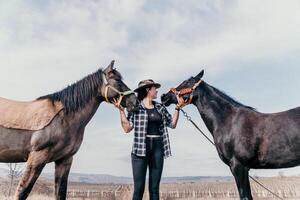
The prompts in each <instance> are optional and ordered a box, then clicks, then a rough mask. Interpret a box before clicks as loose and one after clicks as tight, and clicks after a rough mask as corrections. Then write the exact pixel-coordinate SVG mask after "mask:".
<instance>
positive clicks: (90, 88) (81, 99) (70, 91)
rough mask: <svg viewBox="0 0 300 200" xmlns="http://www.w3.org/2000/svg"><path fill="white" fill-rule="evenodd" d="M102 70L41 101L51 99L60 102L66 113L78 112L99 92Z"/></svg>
mask: <svg viewBox="0 0 300 200" xmlns="http://www.w3.org/2000/svg"><path fill="white" fill-rule="evenodd" d="M102 74H103V71H102V69H99V70H98V71H96V72H95V73H93V74H90V75H88V76H86V77H85V78H83V79H81V80H79V81H77V82H76V83H73V84H72V85H69V86H68V87H66V88H65V89H63V90H61V91H59V92H55V93H53V94H48V95H45V96H41V97H39V98H38V100H40V99H50V100H52V101H53V102H54V101H60V102H62V103H63V105H64V109H65V111H66V113H70V112H76V111H78V110H80V109H81V108H83V107H84V106H85V105H86V104H87V103H88V102H89V101H90V100H91V99H92V98H93V97H94V96H95V95H96V93H97V92H98V88H99V86H101V85H102V82H103V81H102ZM116 75H117V76H119V78H122V77H121V76H120V74H116Z"/></svg>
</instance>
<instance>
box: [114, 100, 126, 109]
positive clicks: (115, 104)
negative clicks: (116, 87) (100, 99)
mask: <svg viewBox="0 0 300 200" xmlns="http://www.w3.org/2000/svg"><path fill="white" fill-rule="evenodd" d="M112 104H113V105H114V106H115V107H116V108H118V109H119V110H120V111H124V108H123V106H121V104H119V103H118V101H117V100H116V99H113V101H112Z"/></svg>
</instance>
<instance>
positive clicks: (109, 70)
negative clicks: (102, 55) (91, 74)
mask: <svg viewBox="0 0 300 200" xmlns="http://www.w3.org/2000/svg"><path fill="white" fill-rule="evenodd" d="M114 64H115V61H114V60H112V61H111V62H110V64H109V65H108V66H107V67H106V68H105V69H104V72H105V73H106V74H108V73H109V72H111V71H113V70H114Z"/></svg>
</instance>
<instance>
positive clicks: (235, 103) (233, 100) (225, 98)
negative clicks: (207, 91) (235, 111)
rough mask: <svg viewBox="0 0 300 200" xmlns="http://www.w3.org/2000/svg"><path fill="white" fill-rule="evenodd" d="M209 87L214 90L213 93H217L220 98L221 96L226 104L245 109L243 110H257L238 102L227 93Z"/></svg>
mask: <svg viewBox="0 0 300 200" xmlns="http://www.w3.org/2000/svg"><path fill="white" fill-rule="evenodd" d="M209 87H210V88H211V89H212V90H213V92H215V93H216V94H217V95H218V96H220V97H221V98H222V99H223V100H225V101H226V102H228V103H230V104H231V105H234V106H237V107H243V108H247V109H250V110H255V108H253V107H251V106H246V105H244V104H242V103H240V102H238V101H237V100H235V99H233V98H232V97H230V96H229V95H227V94H226V93H225V92H222V91H221V90H219V89H217V88H215V87H213V86H211V85H209Z"/></svg>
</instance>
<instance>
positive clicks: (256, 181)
mask: <svg viewBox="0 0 300 200" xmlns="http://www.w3.org/2000/svg"><path fill="white" fill-rule="evenodd" d="M180 110H181V112H182V113H183V115H184V117H185V118H186V119H187V120H188V121H189V122H191V123H192V124H193V125H194V126H195V128H196V129H197V130H198V131H199V132H200V133H201V134H202V135H203V136H204V137H205V138H206V139H207V140H208V141H209V142H210V143H211V144H212V145H214V146H216V144H215V143H214V142H213V141H212V140H211V139H210V138H209V137H208V136H207V135H206V134H205V133H204V132H203V131H202V130H201V129H200V128H199V126H198V125H197V124H196V123H195V122H194V121H193V120H192V118H191V116H189V115H188V114H187V112H185V111H184V110H183V109H182V108H181V109H180ZM248 176H249V178H250V179H252V180H253V181H254V182H255V183H257V184H258V185H259V186H261V187H262V188H264V189H265V190H267V191H268V192H270V193H271V194H273V195H274V196H275V197H277V198H278V199H281V200H283V198H282V197H280V196H278V195H277V194H275V193H274V192H273V191H271V190H270V189H269V188H267V187H266V186H265V185H263V184H262V183H260V182H259V181H258V180H256V179H255V178H253V177H252V176H250V175H248Z"/></svg>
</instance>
